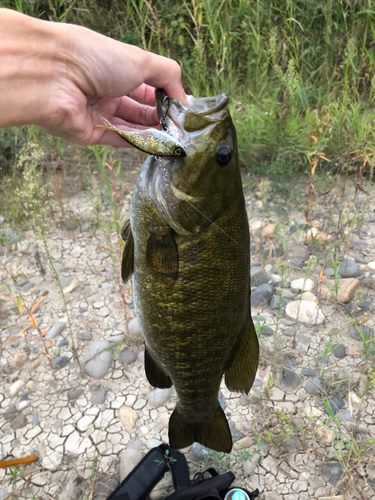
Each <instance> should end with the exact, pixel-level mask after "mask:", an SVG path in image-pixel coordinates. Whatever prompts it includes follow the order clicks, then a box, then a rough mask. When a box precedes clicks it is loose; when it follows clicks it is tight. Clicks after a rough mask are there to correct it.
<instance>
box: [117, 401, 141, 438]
mask: <svg viewBox="0 0 375 500" xmlns="http://www.w3.org/2000/svg"><path fill="white" fill-rule="evenodd" d="M118 413H119V417H120V421H121V424H122V426H123V427H124V429H125V430H127V431H128V432H129V433H130V432H132V431H133V430H134V428H135V424H136V422H137V420H138V414H137V412H136V411H135V410H133V408H131V407H130V406H121V407H120V409H119V412H118Z"/></svg>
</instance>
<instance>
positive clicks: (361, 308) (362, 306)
mask: <svg viewBox="0 0 375 500" xmlns="http://www.w3.org/2000/svg"><path fill="white" fill-rule="evenodd" d="M372 302H373V301H372V299H366V300H361V302H359V303H358V304H356V303H355V302H353V301H352V302H349V304H348V305H347V306H346V307H345V311H346V312H347V313H348V314H349V316H352V317H357V316H361V315H362V314H363V313H365V312H367V311H368V310H369V309H370V307H371V305H372Z"/></svg>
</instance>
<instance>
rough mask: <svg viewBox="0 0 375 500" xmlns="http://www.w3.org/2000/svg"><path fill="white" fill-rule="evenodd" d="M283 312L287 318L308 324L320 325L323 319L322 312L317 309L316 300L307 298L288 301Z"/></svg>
mask: <svg viewBox="0 0 375 500" xmlns="http://www.w3.org/2000/svg"><path fill="white" fill-rule="evenodd" d="M285 313H286V315H287V316H289V318H292V319H296V320H298V321H301V322H302V323H307V324H308V325H320V324H321V323H323V321H324V320H325V317H324V314H323V313H322V311H321V309H319V307H318V304H317V303H316V302H310V301H308V300H301V301H299V300H298V301H297V300H294V301H293V302H289V304H287V306H286V308H285Z"/></svg>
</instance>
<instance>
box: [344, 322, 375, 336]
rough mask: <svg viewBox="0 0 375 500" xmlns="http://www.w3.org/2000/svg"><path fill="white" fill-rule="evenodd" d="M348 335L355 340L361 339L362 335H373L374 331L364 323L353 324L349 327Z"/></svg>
mask: <svg viewBox="0 0 375 500" xmlns="http://www.w3.org/2000/svg"><path fill="white" fill-rule="evenodd" d="M361 333H362V335H361ZM349 335H350V336H351V337H352V338H353V339H355V340H363V339H362V336H364V337H365V338H370V337H373V336H374V331H373V330H372V329H371V328H369V327H368V326H365V325H357V326H355V325H353V326H351V327H350V329H349Z"/></svg>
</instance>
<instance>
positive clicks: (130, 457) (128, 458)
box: [120, 447, 143, 482]
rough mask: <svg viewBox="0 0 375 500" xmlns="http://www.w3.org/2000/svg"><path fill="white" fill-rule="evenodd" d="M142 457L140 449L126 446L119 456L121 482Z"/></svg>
mask: <svg viewBox="0 0 375 500" xmlns="http://www.w3.org/2000/svg"><path fill="white" fill-rule="evenodd" d="M142 458H143V453H142V452H141V451H140V450H137V449H133V448H129V447H128V448H126V449H125V450H124V451H123V452H122V453H121V458H120V481H121V482H122V481H123V480H124V479H125V478H126V477H127V476H128V475H129V474H130V472H131V471H132V470H133V469H134V467H136V466H137V465H138V464H139V462H140V461H141V460H142Z"/></svg>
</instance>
